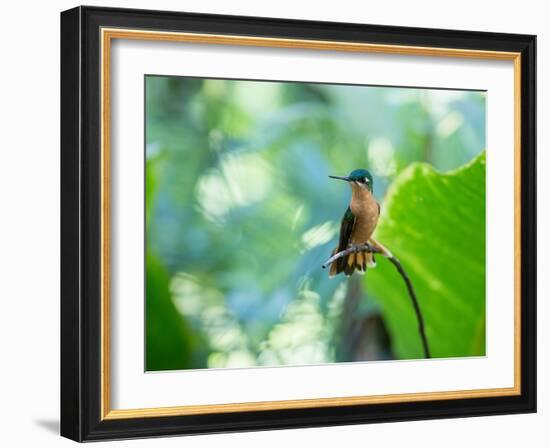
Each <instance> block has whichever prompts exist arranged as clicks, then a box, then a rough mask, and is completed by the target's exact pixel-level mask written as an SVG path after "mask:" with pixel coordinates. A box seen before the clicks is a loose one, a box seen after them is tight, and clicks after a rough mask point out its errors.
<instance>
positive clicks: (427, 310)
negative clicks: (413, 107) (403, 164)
mask: <svg viewBox="0 0 550 448" xmlns="http://www.w3.org/2000/svg"><path fill="white" fill-rule="evenodd" d="M376 238H377V240H378V241H380V242H381V243H382V244H384V245H385V246H387V247H388V248H389V249H390V250H391V251H392V253H393V254H394V255H395V257H396V258H398V259H399V260H400V261H401V263H402V264H403V266H404V268H405V270H406V271H407V272H408V274H409V275H410V277H411V280H412V282H413V285H414V288H415V290H416V293H417V296H418V300H419V303H420V308H421V310H422V312H423V315H424V319H425V323H426V334H427V338H428V342H429V345H430V349H431V352H432V356H433V357H460V356H473V355H478V356H479V355H484V354H485V153H482V154H481V155H480V156H478V157H477V158H475V159H474V160H472V161H471V162H470V163H468V164H467V165H465V166H463V167H462V168H460V169H458V170H456V171H452V172H449V173H439V172H437V171H435V170H434V169H433V168H432V167H431V166H430V165H427V164H423V163H417V164H413V165H411V166H410V167H409V168H408V169H406V170H405V171H403V173H402V174H400V175H399V177H398V178H397V179H396V180H395V182H394V184H393V185H392V187H391V188H390V190H389V191H388V194H387V197H386V200H385V201H384V203H383V205H382V215H381V218H380V223H379V225H378V228H377V231H376ZM364 282H365V285H366V288H367V291H368V293H369V294H370V295H372V296H374V297H375V298H376V300H377V301H378V303H379V304H380V306H381V308H382V311H383V314H384V317H385V319H386V322H387V324H388V327H389V331H390V335H391V338H392V346H393V350H394V353H395V355H396V357H397V358H402V359H407V358H409V359H410V358H421V357H423V351H422V345H421V340H420V336H419V333H418V324H417V320H416V316H415V314H414V310H413V306H412V303H411V300H410V298H409V296H408V294H407V290H406V287H405V284H404V282H403V280H402V279H401V278H400V276H399V275H398V273H397V271H396V270H395V268H394V266H392V265H391V263H389V262H388V261H387V260H384V259H382V258H381V257H379V258H378V266H377V267H376V268H375V269H372V270H370V271H369V272H368V274H367V275H366V276H365V278H364Z"/></svg>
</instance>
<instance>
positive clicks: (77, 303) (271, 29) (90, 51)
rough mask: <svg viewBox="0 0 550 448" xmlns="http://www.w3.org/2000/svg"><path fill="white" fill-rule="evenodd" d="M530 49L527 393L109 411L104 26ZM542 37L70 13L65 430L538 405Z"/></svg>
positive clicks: (265, 423) (525, 180)
mask: <svg viewBox="0 0 550 448" xmlns="http://www.w3.org/2000/svg"><path fill="white" fill-rule="evenodd" d="M101 27H113V28H115V27H121V28H133V29H135V28H140V29H149V30H151V29H154V30H162V31H185V32H197V33H210V34H237V35H249V36H260V37H278V38H295V39H314V40H331V41H349V42H366V43H381V44H395V45H414V46H427V47H441V48H461V49H477V50H490V51H491V50H492V51H511V52H520V53H521V57H522V59H521V61H522V63H521V145H522V146H521V147H522V151H521V176H522V181H521V229H522V232H521V296H522V301H521V390H522V393H521V395H518V396H509V397H491V398H470V399H457V400H437V401H426V402H413V403H391V404H368V405H354V406H339V407H325V408H312V409H291V410H278V411H254V412H238V413H220V414H208V415H192V416H177V417H154V418H140V419H123V420H103V421H101V419H100V400H101V389H100V378H101V377H100V354H101V350H100V349H101V346H100V329H101V327H100V325H101V321H100V309H101V296H100V292H101V285H100V260H101V254H100V224H101V221H100V217H101V215H100V211H101V209H100V193H101V192H100V187H101V184H100V131H101V129H100V100H101V87H100V28H101ZM535 58H536V36H531V35H518V34H503V33H486V32H472V31H456V30H438V29H423V28H406V27H392V26H381V25H360V24H350V23H333V22H313V21H301V20H282V19H268V18H256V17H239V16H222V15H206V14H193V13H179V12H166V11H145V10H134V9H113V8H97V7H77V8H74V9H71V10H68V11H65V12H63V13H61V435H63V436H65V437H68V438H70V439H73V440H76V441H91V440H103V439H120V438H139V437H153V436H161V435H178V434H200V433H213V432H232V431H247V430H262V429H282V428H298V427H314V426H330V425H342V424H359V423H371V422H388V421H401V420H418V419H433V418H446V417H466V416H479V415H497V414H510V413H526V412H536V153H535V145H536V143H535V142H536V98H535V92H536V62H535Z"/></svg>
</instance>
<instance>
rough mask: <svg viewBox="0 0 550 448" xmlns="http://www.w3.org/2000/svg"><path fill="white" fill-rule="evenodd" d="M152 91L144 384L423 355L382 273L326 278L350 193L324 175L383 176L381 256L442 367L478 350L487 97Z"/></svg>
mask: <svg viewBox="0 0 550 448" xmlns="http://www.w3.org/2000/svg"><path fill="white" fill-rule="evenodd" d="M145 85H146V90H145V93H146V117H145V119H146V241H147V247H146V259H147V266H146V268H147V288H146V289H147V291H146V369H147V370H169V369H186V368H207V367H208V368H220V367H250V366H273V365H289V364H316V363H330V362H337V361H360V360H380V359H402V358H415V357H421V354H422V352H421V348H420V343H419V339H418V338H419V337H418V333H417V330H416V323H415V317H414V313H413V311H412V305H411V304H410V301H409V299H408V296H407V293H406V289H405V288H404V286H403V285H402V283H401V280H400V278H399V277H396V276H395V273H393V272H391V269H392V268H391V267H388V265H389V263H387V261H386V260H382V259H379V260H378V267H377V268H375V269H372V270H369V271H368V273H367V274H366V275H365V276H363V277H360V276H358V275H354V276H352V277H351V278H350V279H347V278H346V277H344V276H340V277H337V278H334V279H329V278H328V276H327V272H326V271H325V270H323V269H321V265H322V263H323V262H324V261H325V260H326V259H327V258H328V256H330V252H331V250H332V248H333V247H334V246H335V244H336V240H337V237H338V230H339V222H340V218H341V217H342V215H343V213H344V211H345V209H346V207H347V203H348V200H349V196H350V192H349V187H347V186H346V185H345V184H344V183H340V182H337V181H332V180H330V179H329V178H328V177H327V176H328V175H329V174H336V175H346V174H347V173H349V172H350V171H351V170H353V169H355V168H367V169H369V170H370V171H371V172H372V174H373V176H374V192H375V196H376V197H377V199H378V201H379V202H381V204H382V207H383V216H382V217H381V224H380V226H381V229H380V232H382V234H383V235H384V236H385V239H384V240H381V242H382V243H383V244H385V245H386V246H388V247H389V248H390V249H391V250H392V251H393V252H394V254H395V255H396V256H397V257H398V258H400V259H401V260H402V262H403V263H404V265H405V268H406V269H408V270H409V271H411V277H412V278H413V282H415V286H417V289H418V291H417V292H419V297H420V301H421V306H422V308H423V310H424V312H425V314H426V321H427V322H426V325H427V332H428V338H429V340H430V345H431V346H432V351H433V352H434V355H435V356H469V355H483V354H484V350H485V345H484V337H485V327H484V322H485V321H484V300H485V297H484V285H485V284H484V250H485V248H484V232H485V230H484V226H485V221H484V204H485V203H484V182H485V177H484V176H485V170H484V158H483V150H484V149H485V93H482V92H471V91H449V90H429V89H418V88H394V87H371V86H345V85H328V84H311V83H293V82H263V81H260V82H256V81H239V80H215V79H198V78H185V77H163V76H146V78H145ZM480 154H481V155H480ZM476 157H477V159H476V160H474V161H473V162H471V161H472V160H473V159H475V158H476ZM415 162H423V163H427V164H428V165H431V166H432V167H434V168H435V169H436V170H437V171H433V170H431V169H430V167H429V166H426V165H417V164H416V163H415ZM465 164H466V167H465V168H461V169H459V168H460V167H462V166H463V165H465ZM477 166H479V167H481V168H480V169H477V168H476V167H477ZM457 169H458V171H455V172H453V173H451V174H450V175H440V174H439V172H447V171H449V170H457ZM400 176H401V177H400ZM395 179H398V181H397V182H395V184H394V185H396V186H395V188H394V187H392V188H394V193H393V197H394V200H393V203H391V201H389V199H388V198H386V196H387V191H388V188H389V187H390V185H392V183H393V182H394V180H395ZM475 185H478V187H475ZM390 192H391V189H390ZM445 195H446V196H445ZM390 196H392V194H390ZM396 198H399V201H397V199H396ZM455 201H458V202H455ZM460 201H462V202H460ZM386 202H390V203H388V204H387V203H386ZM385 207H386V208H387V210H389V212H388V215H387V216H384V211H385V210H384V208H385ZM407 207H408V208H407ZM469 215H473V218H471V222H470V216H469ZM478 215H479V216H478ZM481 215H483V216H481ZM443 221H445V222H443ZM455 221H456V222H455ZM465 222H466V224H465ZM439 226H440V227H441V232H439V233H438V228H439ZM446 232H447V233H446ZM461 232H462V233H461ZM438 238H439V239H438ZM466 238H467V239H468V240H469V241H464V240H465V239H466ZM476 238H477V239H476ZM430 243H433V244H432V245H431V246H430ZM432 246H433V247H432ZM438 248H442V250H439V249H438ZM434 252H435V253H434ZM462 253H464V254H465V256H464V258H460V259H456V258H455V257H459V256H460V254H462ZM470 258H471V260H469V259H470ZM461 260H464V262H465V263H470V262H471V263H473V265H472V266H469V267H468V266H466V268H464V266H461V264H460V263H461ZM382 265H385V266H382ZM453 267H456V272H454V271H453ZM438 269H443V271H441V272H439V271H438ZM464 269H465V270H466V273H464ZM449 272H451V274H452V275H451V274H449ZM446 275H449V278H448V279H447V278H444V276H446ZM464 276H466V277H464ZM468 276H470V277H471V279H472V280H471V281H470V282H469V284H470V289H469V290H468V294H467V295H468V297H466V296H464V297H462V296H463V294H462V293H460V292H459V289H458V288H463V287H464V283H465V282H466V281H467V279H468V278H470V277H468ZM478 277H479V278H478ZM371 281H372V287H370V285H371V283H370V282H371ZM453 288H454V289H453ZM470 296H475V297H474V299H471V297H470ZM447 305H448V306H447ZM449 328H450V330H448V329H449ZM464 340H465V341H466V342H464Z"/></svg>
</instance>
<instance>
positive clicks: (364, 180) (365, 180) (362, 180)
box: [361, 177, 369, 184]
mask: <svg viewBox="0 0 550 448" xmlns="http://www.w3.org/2000/svg"><path fill="white" fill-rule="evenodd" d="M361 182H362V183H364V184H368V183H369V180H368V179H367V178H366V177H363V179H361Z"/></svg>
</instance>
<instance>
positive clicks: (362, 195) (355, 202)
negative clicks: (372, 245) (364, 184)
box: [350, 189, 379, 244]
mask: <svg viewBox="0 0 550 448" xmlns="http://www.w3.org/2000/svg"><path fill="white" fill-rule="evenodd" d="M362 190H363V191H353V195H352V199H351V203H350V209H351V212H352V213H353V214H354V216H355V217H356V221H355V226H354V228H353V232H352V234H351V242H353V243H356V244H361V243H364V242H366V241H368V240H369V239H370V238H371V236H372V234H373V233H374V230H375V229H376V224H377V223H378V214H379V208H378V203H377V202H376V200H375V199H374V197H373V196H372V194H371V193H370V192H369V191H367V190H364V189H362Z"/></svg>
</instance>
